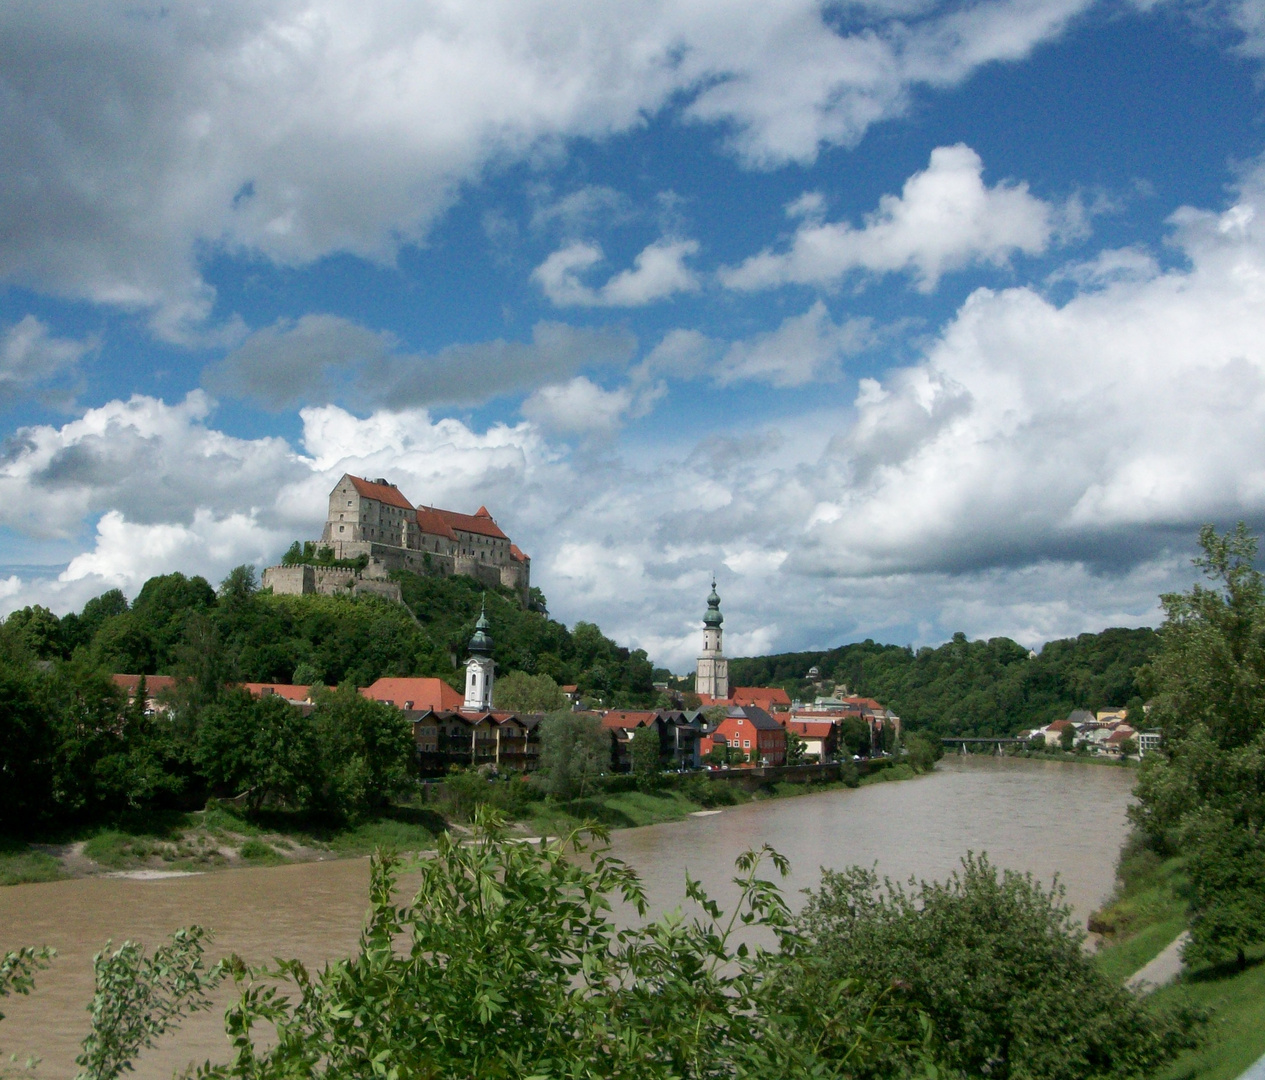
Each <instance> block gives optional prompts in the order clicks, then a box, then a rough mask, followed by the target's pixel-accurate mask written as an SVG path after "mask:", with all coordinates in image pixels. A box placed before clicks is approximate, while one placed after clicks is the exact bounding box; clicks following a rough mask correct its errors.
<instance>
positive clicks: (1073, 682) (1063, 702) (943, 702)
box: [729, 628, 1159, 735]
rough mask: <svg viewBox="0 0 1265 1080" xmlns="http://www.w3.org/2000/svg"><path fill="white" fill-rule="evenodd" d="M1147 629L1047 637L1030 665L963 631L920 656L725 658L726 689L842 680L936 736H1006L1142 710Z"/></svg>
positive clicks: (857, 649)
mask: <svg viewBox="0 0 1265 1080" xmlns="http://www.w3.org/2000/svg"><path fill="white" fill-rule="evenodd" d="M1158 642H1159V638H1158V635H1157V634H1156V633H1155V631H1154V630H1151V629H1148V628H1143V629H1139V630H1132V629H1111V630H1104V631H1102V633H1099V634H1081V635H1080V636H1079V637H1076V638H1066V639H1063V640H1060V641H1051V642H1049V643H1048V644H1047V645H1046V646H1045V648H1043V649H1042V650H1041V652H1040V654H1038V655H1037V657H1036V658H1035V659H1029V657H1028V650H1027V649H1025V648H1024V647H1023V646H1022V645H1019V644H1018V643H1017V642H1014V641H1011V640H1010V639H1009V638H991V639H990V640H988V641H968V640H967V639H966V635H965V634H954V635H953V640H952V641H949V642H946V643H945V644H944V645H941V646H939V647H938V648H931V647H930V646H925V647H923V648H921V649H918V650H917V651H914V650H913V649H910V648H907V647H903V646H899V645H879V644H877V643H875V642H874V641H871V640H868V639H867V640H865V641H862V642H858V643H856V644H853V645H844V646H841V647H839V648H836V649H829V650H827V651H824V652H801V653H780V654H778V655H776V656H755V657H743V658H739V659H732V660H730V661H729V681H730V685H732V686H781V687H783V688H784V689H785V690H786V691H787V693H789V694H790V695H791V697H792V698H796V697H798V698H801V699H804V700H811V699H812V698H813V696H814V695H815V694H817V693H818V692H819V691H818V690H817V688H816V687H815V686H814V685H813V683H812V682H810V681H809V680H808V679H807V678H806V675H807V672H808V670H809V669H810V668H812V667H816V668H818V670H819V672H820V679H821V681H823V682H835V683H846V684H847V686H848V689H849V690H850V691H851V692H852V693H855V694H861V695H863V696H866V697H873V698H876V699H877V700H879V701H881V702H883V704H885V705H887V706H888V707H890V708H891V709H892V710H893V711H894V712H896V713H897V714H898V715H899V716H900V717H901V718H902V720H904V721H905V723H906V724H907V725H909V726H910V727H911V728H921V729H924V730H928V731H932V732H934V733H936V734H940V735H1008V734H1011V733H1013V732H1015V731H1018V730H1020V729H1022V728H1028V727H1037V726H1040V725H1043V724H1047V723H1049V722H1050V721H1051V720H1055V719H1058V718H1060V717H1064V716H1066V715H1067V714H1068V713H1069V712H1070V711H1071V710H1072V709H1077V708H1080V709H1094V710H1096V709H1101V708H1107V707H1111V706H1121V705H1129V704H1133V705H1134V706H1135V707H1136V706H1138V705H1140V704H1141V699H1142V697H1143V692H1142V689H1141V688H1140V687H1139V680H1138V675H1137V671H1138V669H1139V668H1140V667H1142V666H1143V665H1145V664H1146V663H1147V662H1148V661H1149V660H1150V658H1151V656H1152V655H1153V653H1154V652H1155V651H1156V649H1157V648H1158Z"/></svg>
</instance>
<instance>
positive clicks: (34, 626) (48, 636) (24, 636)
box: [4, 604, 66, 660]
mask: <svg viewBox="0 0 1265 1080" xmlns="http://www.w3.org/2000/svg"><path fill="white" fill-rule="evenodd" d="M4 632H5V634H6V635H10V636H12V637H13V639H14V640H15V642H16V643H17V644H18V645H19V647H21V648H22V649H25V650H26V651H27V652H29V653H30V654H31V655H32V656H34V657H35V658H36V659H37V660H55V659H59V658H60V657H61V656H63V655H64V654H65V652H66V643H65V640H64V637H63V634H62V628H61V620H59V619H58V618H57V616H56V615H54V614H53V613H52V612H51V611H49V610H48V608H45V607H40V606H39V605H38V604H36V605H35V606H34V607H25V608H22V609H21V610H19V611H15V612H13V614H11V615H10V616H9V617H8V618H7V619H5V620H4Z"/></svg>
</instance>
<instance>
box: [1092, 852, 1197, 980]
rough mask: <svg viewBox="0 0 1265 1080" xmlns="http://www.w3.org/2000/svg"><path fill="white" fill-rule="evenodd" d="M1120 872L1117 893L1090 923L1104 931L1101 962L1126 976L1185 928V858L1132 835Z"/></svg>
mask: <svg viewBox="0 0 1265 1080" xmlns="http://www.w3.org/2000/svg"><path fill="white" fill-rule="evenodd" d="M1117 874H1118V877H1117V880H1118V885H1117V887H1116V893H1115V895H1114V896H1113V897H1112V898H1111V900H1110V901H1109V902H1108V903H1107V904H1106V905H1105V906H1104V907H1103V908H1101V909H1100V910H1098V911H1096V912H1094V914H1093V915H1092V916H1091V917H1090V921H1089V924H1090V929H1091V930H1095V931H1097V932H1099V933H1101V934H1102V935H1103V938H1102V947H1101V948H1100V949H1099V951H1098V954H1097V957H1096V959H1097V961H1098V964H1099V966H1100V967H1101V968H1102V969H1103V971H1105V972H1106V973H1107V974H1108V975H1110V976H1111V978H1113V979H1119V980H1120V981H1121V982H1123V981H1124V980H1125V979H1127V978H1128V977H1129V976H1130V975H1132V974H1133V973H1134V972H1135V971H1137V970H1138V969H1139V968H1141V967H1143V966H1144V965H1145V964H1146V963H1147V962H1148V961H1150V960H1153V959H1154V958H1155V957H1156V956H1158V955H1159V954H1160V953H1161V952H1162V951H1163V950H1164V947H1165V946H1166V945H1168V944H1169V942H1171V941H1172V940H1173V939H1174V938H1175V937H1177V935H1178V934H1180V933H1181V932H1182V930H1184V929H1185V928H1186V870H1185V866H1184V864H1183V862H1182V860H1181V859H1160V858H1159V857H1158V856H1157V855H1155V853H1154V852H1152V851H1149V850H1147V849H1146V848H1144V847H1142V846H1141V844H1140V843H1139V842H1138V841H1137V840H1136V839H1132V840H1130V841H1129V842H1128V843H1126V844H1125V846H1124V849H1123V850H1122V851H1121V853H1120V866H1119V869H1118V871H1117Z"/></svg>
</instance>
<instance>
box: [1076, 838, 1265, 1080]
mask: <svg viewBox="0 0 1265 1080" xmlns="http://www.w3.org/2000/svg"><path fill="white" fill-rule="evenodd" d="M1118 882H1119V883H1118V886H1117V889H1116V894H1115V895H1114V896H1113V897H1112V899H1111V901H1110V902H1109V903H1108V904H1107V905H1106V906H1104V907H1103V908H1102V909H1101V910H1099V911H1096V912H1095V913H1094V914H1093V915H1092V916H1091V917H1090V928H1091V929H1092V930H1095V931H1097V932H1099V933H1101V934H1102V935H1103V938H1102V942H1103V944H1102V947H1101V948H1100V949H1099V951H1098V953H1097V955H1096V957H1095V959H1096V961H1097V963H1098V964H1099V966H1100V967H1101V968H1102V970H1103V971H1104V972H1106V973H1107V974H1108V975H1109V976H1110V977H1111V978H1112V979H1114V980H1118V981H1124V980H1125V979H1127V978H1128V977H1129V976H1130V975H1132V974H1133V973H1134V972H1135V971H1137V970H1139V969H1140V968H1141V967H1143V966H1144V965H1145V964H1146V963H1147V962H1148V961H1150V960H1152V959H1154V958H1155V957H1156V956H1157V955H1158V954H1159V953H1160V951H1161V950H1163V949H1164V947H1165V946H1167V945H1168V944H1170V943H1171V942H1172V941H1173V940H1174V939H1175V938H1176V937H1177V935H1178V934H1180V933H1181V932H1182V931H1183V930H1184V929H1185V928H1186V916H1187V900H1186V896H1187V888H1188V884H1187V879H1186V870H1185V866H1184V864H1183V860H1182V859H1180V858H1169V859H1161V858H1160V857H1158V856H1157V855H1156V854H1155V853H1154V852H1152V851H1149V850H1147V849H1146V848H1144V847H1143V846H1142V845H1141V844H1140V843H1138V842H1137V840H1136V839H1134V840H1131V841H1130V842H1129V843H1128V844H1126V845H1125V848H1124V850H1123V851H1122V852H1121V856H1120V867H1119V877H1118ZM1152 1000H1153V1001H1154V1003H1155V1004H1156V1005H1157V1006H1159V1007H1161V1008H1166V1007H1174V1008H1176V1007H1179V1006H1183V1005H1186V1006H1196V1007H1198V1008H1200V1009H1203V1010H1206V1011H1207V1013H1208V1014H1209V1015H1210V1016H1211V1019H1210V1021H1209V1023H1208V1026H1207V1029H1206V1031H1205V1033H1204V1038H1203V1040H1202V1042H1201V1043H1200V1045H1199V1046H1198V1047H1196V1048H1195V1049H1193V1050H1188V1051H1186V1052H1185V1053H1183V1054H1182V1055H1181V1056H1180V1057H1179V1058H1178V1059H1177V1060H1176V1061H1175V1062H1174V1063H1173V1064H1172V1066H1170V1067H1169V1069H1167V1070H1166V1071H1165V1072H1163V1073H1161V1074H1160V1075H1159V1076H1158V1077H1157V1078H1156V1080H1235V1078H1237V1077H1238V1076H1239V1075H1241V1074H1242V1073H1243V1071H1244V1070H1246V1069H1247V1068H1248V1066H1250V1065H1251V1064H1252V1063H1253V1062H1255V1061H1256V1060H1257V1059H1258V1058H1260V1057H1261V1056H1262V1055H1263V1054H1265V949H1258V950H1256V951H1254V952H1251V953H1249V964H1248V967H1247V970H1246V971H1238V970H1237V969H1236V968H1234V967H1233V966H1230V965H1227V966H1221V967H1203V968H1197V969H1194V970H1192V971H1186V972H1184V973H1183V974H1182V977H1181V978H1180V979H1179V980H1178V982H1176V983H1174V984H1172V985H1170V986H1167V987H1164V988H1162V989H1160V990H1157V991H1156V992H1155V993H1154V995H1153V996H1152Z"/></svg>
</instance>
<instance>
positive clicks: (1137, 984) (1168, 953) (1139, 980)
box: [1124, 930, 1265, 1080]
mask: <svg viewBox="0 0 1265 1080" xmlns="http://www.w3.org/2000/svg"><path fill="white" fill-rule="evenodd" d="M1189 940H1190V934H1189V933H1188V932H1187V931H1185V930H1183V931H1182V932H1181V933H1180V934H1178V935H1177V937H1175V938H1174V939H1173V940H1172V941H1170V942H1169V943H1168V944H1167V945H1166V946H1165V947H1164V951H1163V952H1161V953H1160V954H1159V956H1157V957H1156V958H1155V959H1154V960H1152V961H1151V962H1150V963H1149V964H1146V965H1145V966H1143V967H1142V968H1141V969H1139V970H1138V971H1135V972H1134V973H1133V974H1132V975H1130V976H1129V978H1128V979H1127V980H1126V982H1125V984H1124V985H1125V986H1126V987H1127V988H1128V989H1130V990H1137V991H1139V992H1141V993H1143V994H1149V993H1150V992H1151V991H1152V990H1158V989H1159V988H1160V987H1161V986H1167V985H1168V984H1169V983H1171V982H1172V981H1173V980H1174V979H1176V978H1177V976H1178V975H1180V974H1181V973H1182V946H1183V945H1185V944H1186V942H1187V941H1189ZM1262 1080H1265V1073H1262Z"/></svg>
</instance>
